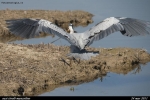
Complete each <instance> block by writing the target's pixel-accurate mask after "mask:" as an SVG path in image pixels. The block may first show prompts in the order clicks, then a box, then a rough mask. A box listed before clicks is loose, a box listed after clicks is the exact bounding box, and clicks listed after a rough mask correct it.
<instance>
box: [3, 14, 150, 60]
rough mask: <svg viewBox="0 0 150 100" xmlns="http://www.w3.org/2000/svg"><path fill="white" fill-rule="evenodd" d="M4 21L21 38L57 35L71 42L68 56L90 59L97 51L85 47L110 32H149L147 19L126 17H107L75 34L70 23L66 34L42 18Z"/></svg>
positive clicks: (139, 33)
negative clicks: (90, 50)
mask: <svg viewBox="0 0 150 100" xmlns="http://www.w3.org/2000/svg"><path fill="white" fill-rule="evenodd" d="M6 23H7V24H8V26H7V27H8V28H9V30H10V31H11V33H13V34H15V35H18V36H21V37H23V38H33V37H35V36H38V35H39V34H40V32H44V33H49V34H54V35H57V36H58V37H60V38H62V39H65V40H66V41H68V42H69V43H70V44H71V46H70V51H71V53H70V54H71V55H70V56H73V57H75V58H80V59H90V58H91V56H96V55H97V54H98V53H97V52H96V53H95V52H88V51H86V50H85V47H86V46H90V45H91V44H92V43H93V41H96V40H100V39H102V38H104V37H106V36H108V35H110V34H111V33H115V32H117V31H120V32H121V34H122V35H124V36H128V37H133V36H138V35H146V34H150V22H149V21H144V20H139V19H134V18H127V17H109V18H106V19H104V20H103V21H101V22H99V23H98V24H96V25H95V26H93V27H92V28H90V29H89V30H87V31H85V32H83V33H76V34H74V30H73V28H72V26H71V25H70V26H69V29H70V34H68V33H67V32H65V31H64V30H63V29H62V28H60V27H58V26H56V25H55V24H53V23H52V22H50V21H48V20H44V19H32V18H26V19H14V20H6Z"/></svg>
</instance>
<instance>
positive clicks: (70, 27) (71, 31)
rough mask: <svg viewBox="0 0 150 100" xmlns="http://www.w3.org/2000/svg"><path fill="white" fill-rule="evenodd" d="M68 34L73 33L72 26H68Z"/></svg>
mask: <svg viewBox="0 0 150 100" xmlns="http://www.w3.org/2000/svg"><path fill="white" fill-rule="evenodd" d="M69 30H70V34H72V33H74V30H73V28H72V26H69Z"/></svg>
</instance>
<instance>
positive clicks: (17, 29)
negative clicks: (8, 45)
mask: <svg viewBox="0 0 150 100" xmlns="http://www.w3.org/2000/svg"><path fill="white" fill-rule="evenodd" d="M6 23H7V24H8V28H9V30H10V31H11V32H12V33H13V34H15V35H18V36H21V37H23V38H32V37H35V36H38V35H39V34H40V32H44V33H49V34H55V35H57V36H59V37H61V38H63V39H66V40H68V38H69V35H68V34H67V33H66V32H65V31H64V30H63V29H61V28H59V27H57V26H56V25H54V24H52V23H51V22H49V21H47V20H43V19H16V20H6ZM66 37H67V38H66Z"/></svg>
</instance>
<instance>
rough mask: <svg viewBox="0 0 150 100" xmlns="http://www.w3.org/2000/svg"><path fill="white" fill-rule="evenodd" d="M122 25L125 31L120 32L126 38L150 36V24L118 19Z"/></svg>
mask: <svg viewBox="0 0 150 100" xmlns="http://www.w3.org/2000/svg"><path fill="white" fill-rule="evenodd" d="M118 19H119V20H120V23H121V24H122V26H123V27H124V30H123V31H120V32H121V33H122V34H123V35H125V36H129V37H132V36H138V35H146V34H150V22H148V21H143V20H139V19H133V18H118Z"/></svg>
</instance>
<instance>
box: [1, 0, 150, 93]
mask: <svg viewBox="0 0 150 100" xmlns="http://www.w3.org/2000/svg"><path fill="white" fill-rule="evenodd" d="M7 1H11V0H7ZM35 2H36V3H35ZM33 4H34V6H33ZM149 4H150V1H149V0H144V1H142V0H132V1H131V0H113V1H110V0H64V1H62V2H60V1H58V0H55V1H52V0H51V1H50V0H45V1H42V0H38V2H37V1H36V0H32V1H29V0H26V1H23V4H17V5H14V4H0V9H6V8H9V9H25V10H26V9H45V10H64V11H66V10H84V11H88V12H90V13H92V14H94V17H93V21H94V23H92V24H90V25H88V26H87V27H80V26H79V27H76V28H75V30H76V31H78V32H83V31H86V30H87V29H89V28H90V27H92V26H94V25H95V24H97V23H98V22H100V21H102V20H103V19H105V18H107V17H111V16H116V17H131V18H136V19H141V20H146V21H150V6H149ZM57 38H58V37H57V36H56V37H55V38H51V37H50V36H48V37H46V38H36V39H28V40H23V41H15V42H14V43H23V44H39V43H41V42H44V43H50V42H52V41H54V40H55V39H57ZM149 43H150V36H138V37H131V38H130V37H125V36H123V35H121V34H120V33H119V32H115V33H114V34H111V35H109V36H108V37H106V38H104V39H102V40H100V41H96V42H94V43H93V44H92V45H91V47H103V48H114V47H131V48H144V49H146V50H147V51H148V52H149V53H150V44H149ZM54 44H56V45H69V43H68V42H66V41H65V40H62V39H60V40H59V41H57V42H55V43H54ZM141 66H142V67H141V69H142V70H141V71H140V72H139V73H137V74H133V72H130V73H128V74H126V75H122V74H116V73H112V72H110V73H108V74H107V76H106V77H103V81H102V82H101V81H100V79H96V80H95V81H93V82H89V83H83V84H80V85H77V86H68V87H67V86H66V87H61V88H57V89H55V90H53V91H50V92H48V93H44V94H42V96H50V95H67V96H71V95H86V96H89V95H98V96H107V95H116V96H121V95H132V96H141V95H142V96H149V95H150V85H149V84H150V78H149V77H150V72H149V70H150V63H148V64H146V65H144V66H143V65H141ZM71 87H74V91H70V88H71Z"/></svg>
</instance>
